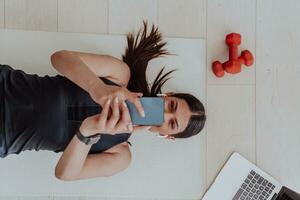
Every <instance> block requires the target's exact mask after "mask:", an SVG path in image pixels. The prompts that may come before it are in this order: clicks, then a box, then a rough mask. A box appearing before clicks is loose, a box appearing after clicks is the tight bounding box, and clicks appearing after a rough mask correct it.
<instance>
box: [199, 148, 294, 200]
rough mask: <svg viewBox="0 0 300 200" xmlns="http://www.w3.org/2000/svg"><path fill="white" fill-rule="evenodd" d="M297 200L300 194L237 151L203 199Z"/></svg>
mask: <svg viewBox="0 0 300 200" xmlns="http://www.w3.org/2000/svg"><path fill="white" fill-rule="evenodd" d="M256 199H258V200H300V194H299V193H297V192H295V191H293V190H291V189H289V188H287V187H285V186H283V185H282V184H280V183H279V182H278V181H277V180H275V179H274V178H273V177H271V176H270V175H268V174H267V173H265V172H264V171H262V170H261V169H259V168H258V167H257V166H255V165H254V164H252V163H251V162H249V161H248V160H246V159H245V158H244V157H242V156H241V155H240V154H238V153H236V152H235V153H233V154H232V155H231V156H230V158H229V160H228V161H227V162H226V164H225V166H224V167H223V169H222V170H221V172H220V173H219V174H218V176H217V178H216V179H215V180H214V182H213V184H212V185H211V187H210V188H209V190H208V191H207V192H206V193H205V195H204V197H203V200H256Z"/></svg>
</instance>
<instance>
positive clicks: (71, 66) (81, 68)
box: [51, 50, 105, 92]
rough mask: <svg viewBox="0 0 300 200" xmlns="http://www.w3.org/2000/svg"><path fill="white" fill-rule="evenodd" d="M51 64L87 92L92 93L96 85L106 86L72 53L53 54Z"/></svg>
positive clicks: (60, 52)
mask: <svg viewBox="0 0 300 200" xmlns="http://www.w3.org/2000/svg"><path fill="white" fill-rule="evenodd" d="M51 64H52V65H53V67H54V68H55V69H56V70H57V71H59V72H60V73H61V74H62V75H64V76H66V77H67V78H68V79H69V80H71V81H72V82H74V83H75V84H77V85H78V86H80V87H81V88H82V89H84V90H85V91H87V92H90V90H91V88H92V87H93V86H94V85H95V84H101V85H103V86H105V83H104V82H103V81H102V80H101V79H99V78H98V77H97V75H96V74H95V73H94V72H92V71H91V70H90V69H89V67H88V66H87V65H86V64H85V63H84V62H83V61H82V60H81V59H80V58H79V57H78V56H75V55H74V54H73V53H72V52H70V51H66V50H62V51H58V52H55V53H54V54H52V56H51Z"/></svg>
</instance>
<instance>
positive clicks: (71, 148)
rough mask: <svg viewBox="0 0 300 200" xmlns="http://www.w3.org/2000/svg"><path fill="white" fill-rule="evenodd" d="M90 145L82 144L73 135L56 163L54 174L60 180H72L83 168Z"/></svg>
mask: <svg viewBox="0 0 300 200" xmlns="http://www.w3.org/2000/svg"><path fill="white" fill-rule="evenodd" d="M91 146H92V145H86V144H84V143H83V142H81V141H80V140H79V139H78V138H77V136H76V135H74V136H73V138H72V139H71V141H70V142H69V144H68V146H67V148H66V149H65V150H64V152H63V154H62V155H61V157H60V159H59V161H58V163H57V165H56V168H55V176H56V177H58V178H60V179H62V180H73V179H74V177H77V176H78V175H79V174H80V172H81V170H82V168H83V165H84V163H85V160H86V158H87V155H88V153H89V151H90V149H91Z"/></svg>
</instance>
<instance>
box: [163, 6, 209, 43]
mask: <svg viewBox="0 0 300 200" xmlns="http://www.w3.org/2000/svg"><path fill="white" fill-rule="evenodd" d="M158 23H159V27H160V30H161V31H162V32H163V33H164V34H165V35H168V36H176V37H205V36H206V1H205V0H188V1H182V0H159V1H158Z"/></svg>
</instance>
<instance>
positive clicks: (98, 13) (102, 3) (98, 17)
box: [58, 0, 108, 33]
mask: <svg viewBox="0 0 300 200" xmlns="http://www.w3.org/2000/svg"><path fill="white" fill-rule="evenodd" d="M107 12H108V2H107V0H58V31H62V32H85V33H107V23H108V22H107V18H108V17H107V14H108V13H107Z"/></svg>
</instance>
